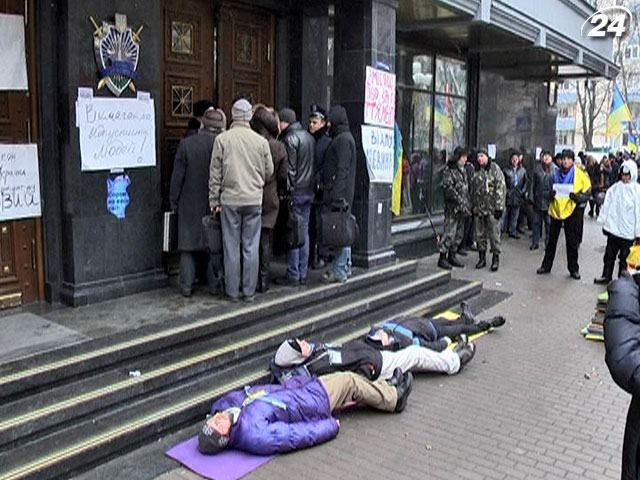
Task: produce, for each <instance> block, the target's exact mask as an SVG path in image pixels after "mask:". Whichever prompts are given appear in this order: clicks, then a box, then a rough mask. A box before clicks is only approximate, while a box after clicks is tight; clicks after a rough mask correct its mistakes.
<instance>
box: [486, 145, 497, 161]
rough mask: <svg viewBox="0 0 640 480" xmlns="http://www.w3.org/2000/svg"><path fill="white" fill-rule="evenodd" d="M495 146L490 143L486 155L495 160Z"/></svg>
mask: <svg viewBox="0 0 640 480" xmlns="http://www.w3.org/2000/svg"><path fill="white" fill-rule="evenodd" d="M496 151H497V149H496V144H495V143H490V144H489V145H487V153H488V154H489V158H496Z"/></svg>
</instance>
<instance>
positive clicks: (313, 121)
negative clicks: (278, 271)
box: [309, 103, 331, 269]
mask: <svg viewBox="0 0 640 480" xmlns="http://www.w3.org/2000/svg"><path fill="white" fill-rule="evenodd" d="M309 133H310V134H311V135H313V138H315V140H316V148H315V151H314V155H313V160H314V165H313V170H314V174H315V190H314V191H315V197H314V199H313V202H312V204H311V218H310V220H309V264H310V265H311V268H313V269H320V268H323V267H324V265H325V262H324V258H325V256H327V255H326V254H327V252H326V251H325V249H323V248H322V247H321V245H320V243H319V241H318V240H319V236H320V213H321V211H322V196H323V191H324V188H323V186H322V168H323V165H324V156H325V154H326V152H327V148H328V147H329V144H330V143H331V137H330V136H329V128H328V126H327V112H326V111H325V110H324V108H322V107H321V106H319V105H316V104H315V103H314V104H313V105H311V107H310V108H309Z"/></svg>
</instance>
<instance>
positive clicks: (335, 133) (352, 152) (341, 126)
mask: <svg viewBox="0 0 640 480" xmlns="http://www.w3.org/2000/svg"><path fill="white" fill-rule="evenodd" d="M329 135H330V136H331V143H330V144H329V147H328V148H327V152H326V154H325V158H324V166H323V169H322V183H323V186H324V197H323V203H324V208H325V209H333V210H345V211H347V212H351V207H352V206H353V195H354V189H355V183H356V141H355V140H354V138H353V135H351V130H350V129H349V119H348V118H347V111H346V110H345V109H344V107H343V106H341V105H336V106H334V107H332V108H331V110H330V111H329ZM350 275H351V245H348V246H345V247H342V248H338V249H336V252H335V259H334V261H333V265H332V268H331V270H329V271H328V272H326V273H325V274H324V276H323V277H322V280H323V282H325V283H336V282H339V283H344V282H346V281H347V278H348V277H349V276H350Z"/></svg>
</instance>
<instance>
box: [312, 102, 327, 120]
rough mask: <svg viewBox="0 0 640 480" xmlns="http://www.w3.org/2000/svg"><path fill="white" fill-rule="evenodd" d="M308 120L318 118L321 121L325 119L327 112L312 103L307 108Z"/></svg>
mask: <svg viewBox="0 0 640 480" xmlns="http://www.w3.org/2000/svg"><path fill="white" fill-rule="evenodd" d="M309 118H319V119H321V120H326V119H327V111H326V110H325V109H324V108H322V107H321V106H320V105H317V104H315V103H312V104H311V106H310V107H309Z"/></svg>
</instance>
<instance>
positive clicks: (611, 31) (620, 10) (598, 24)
mask: <svg viewBox="0 0 640 480" xmlns="http://www.w3.org/2000/svg"><path fill="white" fill-rule="evenodd" d="M632 22H633V13H631V10H629V9H628V8H627V7H623V6H612V7H606V8H601V9H600V10H598V11H597V12H595V13H594V14H593V15H591V16H590V17H589V18H587V19H586V20H585V21H584V23H583V24H582V27H581V28H580V33H581V34H582V36H583V37H584V36H585V34H586V36H587V37H592V38H605V37H617V38H620V37H622V36H623V35H624V34H625V33H627V31H628V30H629V26H630V25H631V23H632ZM587 27H590V28H587Z"/></svg>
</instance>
